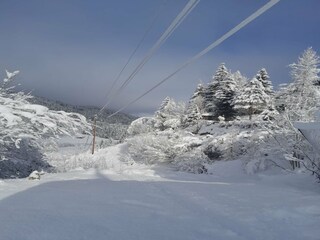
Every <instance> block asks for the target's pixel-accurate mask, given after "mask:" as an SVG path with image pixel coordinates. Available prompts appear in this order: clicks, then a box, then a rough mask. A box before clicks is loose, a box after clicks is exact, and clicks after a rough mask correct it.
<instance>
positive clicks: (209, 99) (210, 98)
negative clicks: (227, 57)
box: [204, 63, 229, 118]
mask: <svg viewBox="0 0 320 240" xmlns="http://www.w3.org/2000/svg"><path fill="white" fill-rule="evenodd" d="M228 74H229V73H228V69H227V68H226V67H225V64H224V63H221V64H220V66H219V67H218V69H217V71H216V73H215V75H214V76H213V78H212V82H211V83H209V84H208V87H207V88H206V90H205V95H204V101H205V111H206V115H208V116H209V118H214V116H215V110H216V99H215V93H216V91H217V90H218V88H219V85H220V82H221V81H223V80H224V79H225V78H226V77H227V76H228Z"/></svg>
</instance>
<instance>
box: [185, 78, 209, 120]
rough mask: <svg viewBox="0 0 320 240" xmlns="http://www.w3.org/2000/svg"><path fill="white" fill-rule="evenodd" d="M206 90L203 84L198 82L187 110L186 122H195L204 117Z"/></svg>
mask: <svg viewBox="0 0 320 240" xmlns="http://www.w3.org/2000/svg"><path fill="white" fill-rule="evenodd" d="M204 91H205V88H204V86H203V85H202V84H198V86H197V89H196V90H195V92H194V93H193V95H192V97H191V99H190V101H189V104H188V106H187V111H186V115H187V117H186V123H187V124H193V123H196V122H197V121H198V120H199V119H201V118H202V114H203V113H204V94H205V93H204Z"/></svg>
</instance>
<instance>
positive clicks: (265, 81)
mask: <svg viewBox="0 0 320 240" xmlns="http://www.w3.org/2000/svg"><path fill="white" fill-rule="evenodd" d="M256 79H257V80H259V81H260V82H261V83H262V85H263V87H264V88H265V92H266V94H268V95H273V93H274V92H273V86H272V82H271V81H270V77H269V75H268V72H267V70H266V69H265V68H262V69H261V70H260V71H259V72H258V74H257V75H256Z"/></svg>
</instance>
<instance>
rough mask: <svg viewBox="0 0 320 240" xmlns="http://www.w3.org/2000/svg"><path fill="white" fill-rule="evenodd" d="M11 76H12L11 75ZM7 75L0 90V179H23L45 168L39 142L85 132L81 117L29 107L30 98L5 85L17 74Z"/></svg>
mask: <svg viewBox="0 0 320 240" xmlns="http://www.w3.org/2000/svg"><path fill="white" fill-rule="evenodd" d="M14 73H15V74H14ZM14 73H9V72H7V77H6V78H5V79H4V81H3V84H2V87H1V88H0V154H1V159H0V178H8V177H26V176H28V175H29V174H30V173H31V172H32V171H33V170H37V169H42V168H48V167H49V165H48V164H46V163H45V162H44V160H43V155H42V153H41V147H42V139H44V138H57V137H59V136H61V135H74V134H76V133H79V132H83V131H86V130H87V129H88V124H87V122H86V119H85V117H84V116H82V115H80V114H76V113H66V112H63V111H51V110H49V109H48V108H46V107H44V106H41V105H36V104H30V103H29V102H28V101H27V100H28V98H30V97H31V96H29V95H25V94H24V93H22V92H19V93H14V92H12V91H11V90H12V88H13V87H8V85H9V84H10V83H11V82H12V81H13V77H14V76H15V75H16V74H17V73H18V71H16V72H14Z"/></svg>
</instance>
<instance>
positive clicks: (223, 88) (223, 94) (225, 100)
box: [214, 74, 236, 121]
mask: <svg viewBox="0 0 320 240" xmlns="http://www.w3.org/2000/svg"><path fill="white" fill-rule="evenodd" d="M235 93H236V81H235V80H234V78H233V76H232V75H231V74H228V75H227V76H226V77H225V78H224V79H222V80H221V81H220V82H219V86H218V88H217V91H216V92H215V94H214V97H215V99H216V110H215V116H216V117H217V118H218V117H219V116H222V117H224V118H225V120H227V121H229V120H232V119H233V118H234V116H235V111H234V109H233V105H232V103H233V100H234V97H235Z"/></svg>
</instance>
